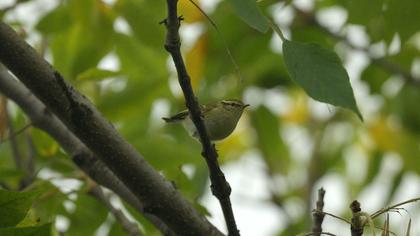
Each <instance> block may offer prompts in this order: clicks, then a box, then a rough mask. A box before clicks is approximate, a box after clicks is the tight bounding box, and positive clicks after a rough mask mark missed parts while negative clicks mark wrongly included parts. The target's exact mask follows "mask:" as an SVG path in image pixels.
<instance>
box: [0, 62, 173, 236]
mask: <svg viewBox="0 0 420 236" xmlns="http://www.w3.org/2000/svg"><path fill="white" fill-rule="evenodd" d="M0 93H2V94H4V95H6V96H7V97H9V99H11V100H13V101H14V102H15V103H16V104H17V105H18V106H19V107H20V108H21V109H22V110H23V112H25V114H26V115H27V116H28V117H29V119H31V121H32V124H33V125H34V126H35V127H37V128H39V129H42V130H43V131H45V132H47V133H48V134H49V135H51V137H53V138H54V139H55V140H56V141H57V142H58V143H59V144H60V146H61V147H62V148H63V149H64V150H65V151H66V152H67V153H68V155H69V156H70V157H71V159H72V161H73V162H74V163H75V164H76V165H77V166H78V167H79V168H80V169H81V170H83V171H84V172H85V173H86V174H87V175H88V176H89V177H90V178H91V179H93V180H94V181H95V182H96V183H98V184H100V185H102V186H105V187H107V188H108V189H111V190H112V191H113V192H114V193H116V194H117V195H118V196H120V197H121V198H122V199H123V200H125V201H126V202H127V203H128V204H130V205H131V206H132V207H133V208H134V209H136V210H137V211H138V212H139V213H141V214H143V215H144V216H145V217H146V218H147V219H148V220H149V221H150V222H152V223H153V224H154V225H155V226H156V228H158V229H159V230H160V231H161V232H162V233H163V234H164V235H174V233H172V232H171V230H170V229H169V228H168V227H167V226H166V225H165V224H164V223H163V222H162V221H161V220H159V219H158V218H157V217H156V216H154V215H151V214H148V213H146V212H144V209H143V203H141V202H140V201H139V200H138V199H137V197H136V196H135V195H134V194H133V193H132V192H131V191H130V190H129V189H128V188H127V187H126V186H125V185H124V183H122V182H121V181H120V180H119V179H118V178H117V176H115V174H114V173H113V172H112V171H111V170H110V169H109V168H108V167H107V166H106V165H104V164H103V163H102V162H101V161H99V159H98V158H97V157H96V156H95V155H94V154H93V153H92V152H91V151H90V150H89V149H88V148H87V147H86V146H85V145H84V144H83V143H82V142H81V141H80V140H79V139H78V138H77V137H76V136H74V134H73V133H72V132H70V131H69V130H68V129H67V128H66V126H64V124H63V123H62V122H61V121H60V120H59V119H58V118H57V117H56V116H55V115H54V114H51V113H50V112H48V110H47V108H46V107H45V105H44V104H43V103H42V102H41V101H39V100H38V99H37V98H36V97H35V96H34V95H32V93H31V92H30V91H29V90H28V89H27V88H26V87H25V86H24V85H23V84H22V83H20V82H19V81H16V80H15V79H14V78H13V77H12V76H11V75H10V74H9V73H8V72H7V70H6V68H4V67H3V65H2V64H0Z"/></svg>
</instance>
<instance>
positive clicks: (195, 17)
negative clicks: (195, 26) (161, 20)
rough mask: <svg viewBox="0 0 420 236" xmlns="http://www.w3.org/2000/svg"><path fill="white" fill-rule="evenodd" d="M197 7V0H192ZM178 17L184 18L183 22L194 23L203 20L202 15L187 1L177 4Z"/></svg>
mask: <svg viewBox="0 0 420 236" xmlns="http://www.w3.org/2000/svg"><path fill="white" fill-rule="evenodd" d="M193 1H194V2H195V3H196V4H197V5H198V4H199V2H200V1H199V0H193ZM178 9H179V15H182V16H184V21H185V22H187V23H194V22H197V21H202V20H203V18H204V17H203V14H201V12H200V10H198V9H197V8H196V7H195V6H194V5H193V4H192V3H191V2H190V1H189V0H181V1H179V2H178Z"/></svg>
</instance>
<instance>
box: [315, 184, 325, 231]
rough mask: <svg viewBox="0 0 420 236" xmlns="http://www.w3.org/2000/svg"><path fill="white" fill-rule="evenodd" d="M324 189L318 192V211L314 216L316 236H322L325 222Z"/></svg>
mask: <svg viewBox="0 0 420 236" xmlns="http://www.w3.org/2000/svg"><path fill="white" fill-rule="evenodd" d="M324 196H325V190H324V188H320V189H319V190H318V200H317V201H316V210H315V211H314V213H313V214H312V217H313V220H314V223H313V225H312V233H313V235H314V236H320V235H321V233H322V222H323V221H324V217H325V214H324V213H323V212H322V211H323V210H324Z"/></svg>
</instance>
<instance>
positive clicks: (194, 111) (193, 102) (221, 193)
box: [163, 0, 239, 235]
mask: <svg viewBox="0 0 420 236" xmlns="http://www.w3.org/2000/svg"><path fill="white" fill-rule="evenodd" d="M177 3H178V0H167V5H168V17H167V18H166V20H164V21H163V22H164V23H165V25H166V28H167V35H166V42H165V49H166V50H167V51H168V52H169V53H170V54H171V56H172V59H173V61H174V63H175V67H176V70H177V73H178V81H179V84H180V86H181V88H182V91H183V93H184V97H185V103H186V106H187V108H188V110H189V112H190V116H191V119H192V121H193V123H194V125H195V127H196V128H197V131H198V134H199V137H200V141H201V144H202V148H203V152H202V155H203V157H204V158H205V160H206V163H207V166H208V168H209V172H210V181H211V190H212V193H213V195H214V196H216V198H217V199H218V200H219V202H220V205H221V207H222V211H223V215H224V217H225V220H226V225H227V228H228V231H229V235H239V230H238V228H237V226H236V222H235V217H234V215H233V210H232V204H231V202H230V198H229V196H230V193H231V188H230V186H229V183H228V182H227V181H226V178H225V176H224V174H223V172H222V171H221V169H220V166H219V163H218V161H217V157H218V156H217V152H216V149H215V147H214V145H212V143H211V141H210V138H209V136H208V133H207V130H206V127H205V126H204V122H203V120H202V114H201V110H200V106H199V103H198V101H197V98H196V97H195V95H194V92H193V89H192V86H191V80H190V76H189V75H188V72H187V69H186V67H185V64H184V60H183V58H182V55H181V41H180V38H179V33H178V30H179V27H180V24H181V18H180V17H178V13H177Z"/></svg>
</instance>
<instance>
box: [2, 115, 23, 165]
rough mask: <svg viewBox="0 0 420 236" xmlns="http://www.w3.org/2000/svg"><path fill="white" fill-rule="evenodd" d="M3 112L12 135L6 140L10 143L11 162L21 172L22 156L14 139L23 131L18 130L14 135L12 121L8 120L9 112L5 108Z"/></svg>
mask: <svg viewBox="0 0 420 236" xmlns="http://www.w3.org/2000/svg"><path fill="white" fill-rule="evenodd" d="M4 111H5V112H6V120H7V126H8V128H9V131H10V133H11V134H12V135H10V136H9V137H8V138H7V140H9V141H10V147H11V148H12V155H13V160H14V161H15V166H16V169H17V170H22V166H23V160H22V155H21V153H20V149H19V146H18V142H17V140H16V139H15V137H16V135H18V134H19V133H21V132H22V131H23V130H24V129H20V130H19V131H18V132H16V133H15V132H14V127H13V122H12V119H11V118H10V115H9V112H8V111H7V108H6V109H5V110H4ZM24 128H25V127H24Z"/></svg>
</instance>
